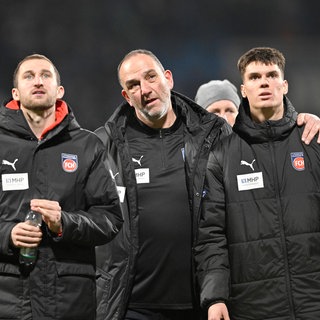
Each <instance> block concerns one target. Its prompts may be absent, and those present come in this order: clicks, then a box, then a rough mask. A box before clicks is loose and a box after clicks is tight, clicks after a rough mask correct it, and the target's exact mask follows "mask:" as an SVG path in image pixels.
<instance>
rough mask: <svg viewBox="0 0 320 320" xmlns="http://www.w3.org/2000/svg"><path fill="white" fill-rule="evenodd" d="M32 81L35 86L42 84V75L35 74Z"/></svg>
mask: <svg viewBox="0 0 320 320" xmlns="http://www.w3.org/2000/svg"><path fill="white" fill-rule="evenodd" d="M34 82H35V85H36V86H41V85H43V79H42V76H41V75H36V76H35V77H34Z"/></svg>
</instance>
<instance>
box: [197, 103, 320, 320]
mask: <svg viewBox="0 0 320 320" xmlns="http://www.w3.org/2000/svg"><path fill="white" fill-rule="evenodd" d="M284 102H285V115H284V117H283V118H282V119H281V120H279V121H266V122H264V123H261V124H257V123H254V122H252V121H251V119H250V116H249V115H248V114H249V106H248V102H247V100H246V99H244V100H243V102H242V106H240V114H239V116H238V118H237V121H236V124H235V126H234V128H233V130H234V131H235V132H236V133H233V134H232V135H230V136H229V137H227V138H225V139H224V140H223V141H222V142H221V144H219V145H218V146H217V147H216V148H215V150H214V151H213V152H212V153H211V154H210V158H209V161H208V171H207V175H206V182H205V186H206V187H205V190H204V194H205V196H204V199H203V206H202V218H201V221H200V229H199V235H198V244H197V246H196V250H195V258H196V261H197V274H198V279H199V283H200V286H201V303H202V306H203V307H208V305H209V304H211V303H213V302H214V301H219V300H228V301H227V306H228V309H229V312H230V316H231V319H234V320H240V319H241V320H248V319H255V320H257V319H263V320H266V319H273V320H275V319H277V320H289V319H291V320H293V319H304V320H305V319H310V320H311V319H312V320H315V319H320V303H319V302H320V300H319V299H320V298H319V297H320V165H319V161H320V146H319V145H318V144H317V143H316V141H312V142H311V144H310V145H309V146H307V145H305V144H303V143H302V141H301V135H302V128H298V127H297V126H296V116H297V113H296V112H295V110H294V108H293V107H292V105H291V103H290V102H289V100H288V99H287V98H284Z"/></svg>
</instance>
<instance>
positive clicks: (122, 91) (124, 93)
mask: <svg viewBox="0 0 320 320" xmlns="http://www.w3.org/2000/svg"><path fill="white" fill-rule="evenodd" d="M121 95H122V96H123V97H124V98H125V99H126V100H127V102H128V103H129V104H130V106H131V107H132V103H131V100H130V97H129V96H128V94H127V92H126V90H124V89H122V90H121Z"/></svg>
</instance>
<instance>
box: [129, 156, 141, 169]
mask: <svg viewBox="0 0 320 320" xmlns="http://www.w3.org/2000/svg"><path fill="white" fill-rule="evenodd" d="M142 158H143V156H141V157H140V159H139V160H138V159H135V158H133V157H132V161H133V162H136V163H137V164H138V165H139V166H140V167H141V159H142Z"/></svg>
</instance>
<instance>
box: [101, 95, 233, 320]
mask: <svg viewBox="0 0 320 320" xmlns="http://www.w3.org/2000/svg"><path fill="white" fill-rule="evenodd" d="M172 103H173V105H174V106H175V107H176V108H179V109H180V111H179V113H180V114H181V115H182V121H183V122H184V124H185V128H186V129H185V134H184V136H185V164H186V177H187V187H188V192H189V201H190V208H193V212H194V216H193V217H194V221H193V223H194V228H197V221H198V212H199V206H200V200H201V190H202V184H203V181H204V175H205V169H206V163H207V157H208V154H209V150H210V148H211V147H212V146H213V145H214V144H215V143H216V142H217V141H218V140H219V139H220V136H221V135H226V134H228V133H230V129H229V126H228V125H226V124H225V122H224V120H222V119H220V118H219V117H217V116H215V115H213V114H210V113H208V112H206V111H205V110H204V109H202V108H201V107H199V106H198V105H196V104H195V103H194V102H193V101H192V100H190V99H188V98H187V97H185V96H183V95H181V94H178V93H175V92H172ZM132 112H134V109H133V108H132V107H131V106H129V104H127V103H123V104H122V105H121V106H119V107H118V109H117V110H116V112H115V113H114V114H113V116H112V117H111V118H110V119H109V120H108V121H107V123H106V125H105V127H101V128H99V129H98V130H97V132H96V133H97V134H98V136H99V137H100V138H101V139H102V141H103V142H104V143H105V145H106V149H107V154H108V156H109V159H108V165H109V166H110V167H111V170H112V174H113V175H114V176H115V180H116V183H117V186H118V188H119V192H120V194H122V195H123V194H124V188H125V195H126V196H125V198H124V202H123V203H122V209H123V215H124V220H125V222H124V225H123V228H122V229H121V231H120V233H119V234H118V235H117V236H116V238H115V239H114V240H113V241H112V242H111V243H109V244H108V245H105V246H101V247H99V248H97V272H98V277H99V278H98V281H97V285H98V287H97V294H98V319H100V320H102V319H103V320H111V319H112V320H120V319H123V318H124V315H125V312H126V307H127V304H128V300H129V297H130V294H131V289H132V285H133V276H134V272H135V263H136V256H137V253H138V250H139V248H138V243H139V241H138V234H139V230H138V219H139V213H138V207H137V201H138V199H137V186H136V177H135V172H134V166H133V163H132V157H131V155H130V154H129V149H128V145H127V142H126V140H125V138H124V133H125V131H126V126H127V120H128V117H129V114H130V113H132ZM120 197H121V195H120ZM190 250H191V248H190Z"/></svg>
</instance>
